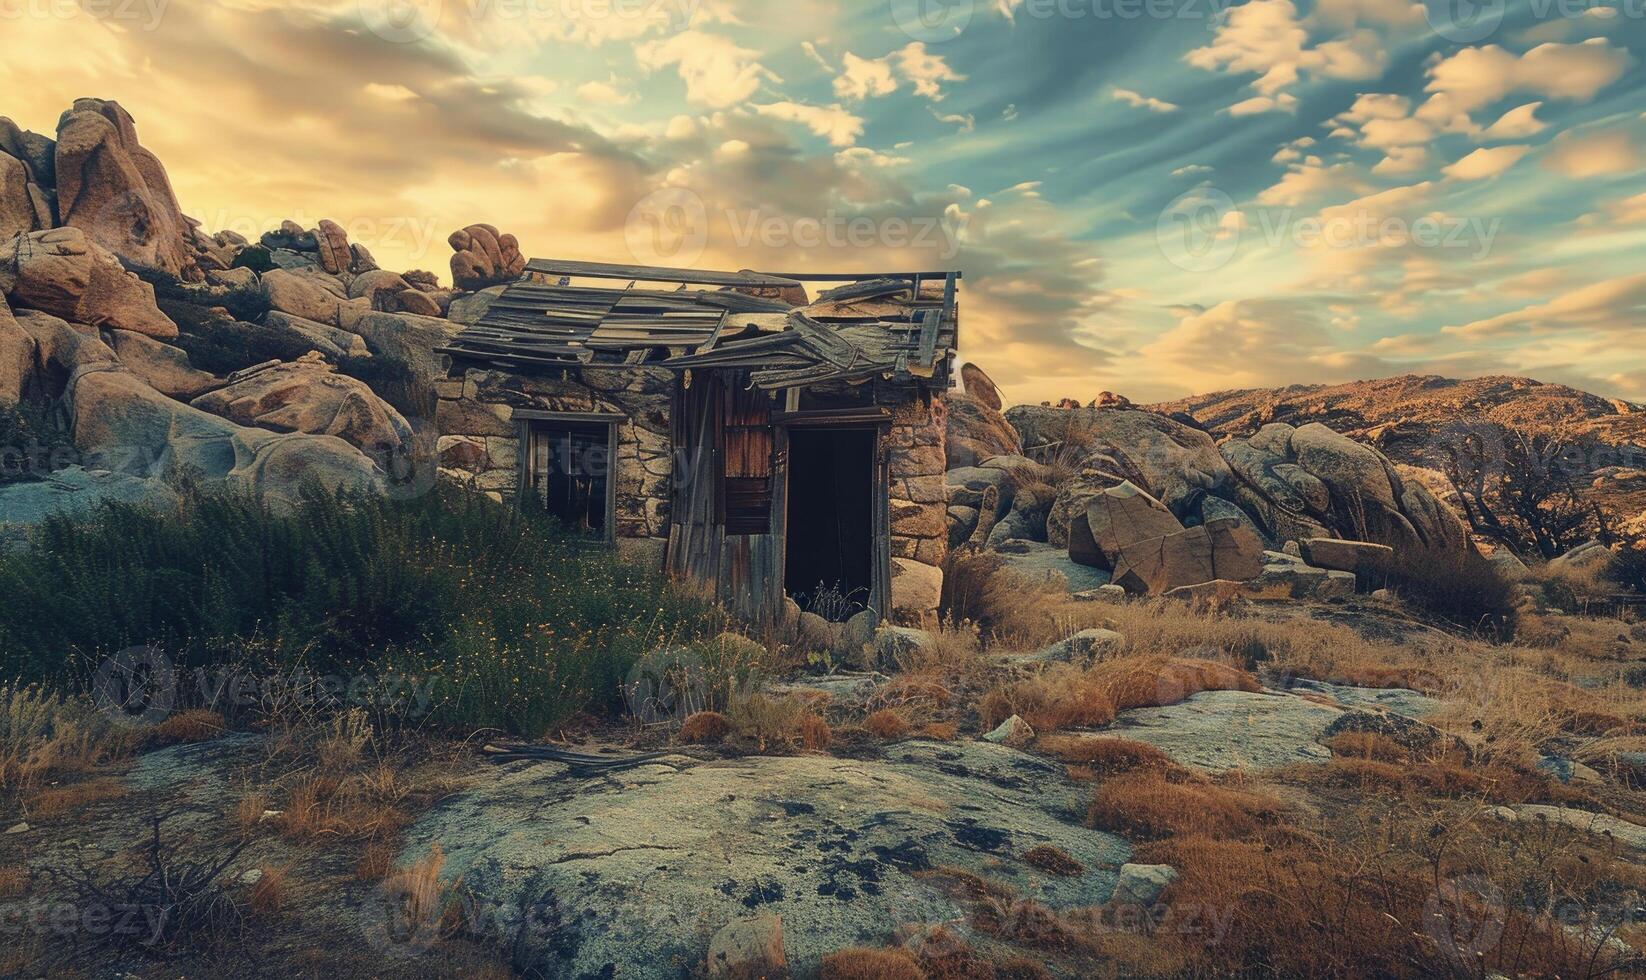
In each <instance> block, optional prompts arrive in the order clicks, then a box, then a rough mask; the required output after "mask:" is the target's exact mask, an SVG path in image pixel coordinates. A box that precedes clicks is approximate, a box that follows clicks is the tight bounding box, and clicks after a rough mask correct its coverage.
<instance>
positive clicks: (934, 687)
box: [872, 674, 954, 708]
mask: <svg viewBox="0 0 1646 980" xmlns="http://www.w3.org/2000/svg"><path fill="white" fill-rule="evenodd" d="M953 701H954V691H953V689H952V688H951V687H950V685H949V684H947V683H945V682H944V681H943V680H942V679H941V678H940V677H937V676H933V675H932V674H899V675H897V676H896V677H893V678H892V679H891V680H889V681H887V682H886V683H884V684H882V685H880V687H879V688H878V689H876V690H875V692H874V697H873V699H872V703H873V704H876V705H880V706H884V707H888V708H896V707H902V706H904V705H918V706H928V707H932V708H947V707H948V706H949V705H950V703H952V702H953Z"/></svg>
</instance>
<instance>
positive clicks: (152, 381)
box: [108, 330, 222, 401]
mask: <svg viewBox="0 0 1646 980" xmlns="http://www.w3.org/2000/svg"><path fill="white" fill-rule="evenodd" d="M108 336H109V346H110V348H111V349H112V350H113V351H114V354H115V356H116V357H118V358H119V359H120V363H121V364H124V365H125V366H126V369H127V370H129V371H131V373H133V374H135V375H137V376H138V377H139V378H142V379H143V381H144V382H145V383H146V384H147V385H148V386H149V387H151V388H153V389H154V390H155V391H158V392H160V393H161V394H162V395H165V396H167V397H169V398H176V399H179V400H181V401H188V400H189V399H191V398H194V397H196V396H198V395H200V394H203V393H204V392H206V391H208V390H210V389H212V388H215V387H217V386H218V385H220V384H222V382H221V381H219V380H218V379H217V378H216V376H214V375H212V374H208V373H207V372H205V371H197V370H195V368H194V365H192V364H190V363H189V355H188V354H187V353H185V352H183V351H181V350H178V349H177V348H176V347H173V346H171V345H170V344H163V343H161V342H160V341H158V340H155V339H154V338H152V337H145V336H144V335H143V334H140V333H132V332H131V331H129V330H110V331H109V332H108Z"/></svg>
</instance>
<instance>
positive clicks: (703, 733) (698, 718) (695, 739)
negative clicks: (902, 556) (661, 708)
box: [679, 711, 732, 745]
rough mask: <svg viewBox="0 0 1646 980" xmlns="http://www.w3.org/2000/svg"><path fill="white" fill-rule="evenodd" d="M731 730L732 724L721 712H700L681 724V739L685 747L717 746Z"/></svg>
mask: <svg viewBox="0 0 1646 980" xmlns="http://www.w3.org/2000/svg"><path fill="white" fill-rule="evenodd" d="M731 730H732V726H731V722H729V721H727V720H726V716H725V715H723V714H721V713H720V712H718V711H699V712H697V713H696V714H693V715H691V716H689V717H687V719H686V720H685V721H684V722H681V724H680V734H679V739H680V741H681V743H682V744H685V745H715V744H718V743H719V742H720V740H721V739H723V738H725V737H726V736H727V735H728V734H730V733H731Z"/></svg>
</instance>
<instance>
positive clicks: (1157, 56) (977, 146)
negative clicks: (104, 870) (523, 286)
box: [0, 0, 1646, 401]
mask: <svg viewBox="0 0 1646 980" xmlns="http://www.w3.org/2000/svg"><path fill="white" fill-rule="evenodd" d="M1488 2H1490V0H1488ZM1472 13H1473V16H1470V17H1464V18H1461V19H1454V18H1449V17H1448V16H1446V11H1445V3H1444V2H1443V0H1435V2H1434V4H1433V6H1432V7H1431V8H1429V9H1426V8H1425V7H1424V6H1423V5H1421V4H1417V5H1413V4H1409V3H1407V2H1405V0H1321V2H1319V3H1317V4H1314V5H1304V6H1297V5H1294V3H1293V2H1292V0H1249V2H1246V3H1242V4H1238V5H1235V6H1232V7H1229V6H1227V5H1226V4H1225V3H1223V2H1222V0H978V2H976V3H967V2H964V0H960V2H956V3H953V4H951V5H948V6H945V5H943V3H942V2H941V0H892V2H890V3H888V2H887V0H879V2H866V3H861V4H851V3H842V4H839V5H836V4H825V3H810V2H806V0H791V2H761V3H755V2H749V3H742V2H728V0H444V2H442V0H416V2H413V3H408V4H380V3H377V2H375V0H363V2H341V3H337V2H321V0H290V2H279V3H277V2H274V0H218V2H205V0H82V2H81V3H79V4H77V3H75V2H74V0H0V114H3V115H8V116H10V117H11V118H12V119H14V120H15V121H16V122H17V123H18V124H19V125H22V126H24V127H26V128H30V129H35V130H38V131H41V132H46V133H52V132H54V130H55V128H56V120H57V117H58V115H59V114H60V113H61V112H62V111H63V110H64V109H66V108H67V107H68V106H69V104H70V103H71V102H72V100H73V99H74V98H76V97H80V96H99V97H102V98H107V99H115V100H117V101H119V102H120V103H121V104H122V105H124V106H125V107H126V108H127V109H128V110H129V111H130V112H131V113H132V114H133V116H135V117H136V119H137V124H138V133H139V135H140V136H141V137H142V139H143V141H144V143H145V145H147V146H148V147H149V148H150V149H152V150H153V151H155V152H156V153H157V154H159V156H160V157H161V159H162V160H163V161H165V163H166V165H167V167H168V169H169V171H170V173H171V177H172V181H173V184H174V186H175V189H176V191H177V194H178V197H179V199H180V200H181V202H182V205H183V209H184V211H185V212H186V213H188V214H190V215H193V216H194V217H197V218H199V219H201V220H202V221H203V222H204V223H205V225H206V226H207V227H208V228H209V229H213V230H215V229H219V228H234V229H236V230H239V231H241V232H243V233H247V234H252V235H254V234H256V233H258V232H261V231H264V230H267V229H270V228H273V227H275V226H276V225H278V224H279V222H280V221H281V220H282V219H285V218H295V219H297V220H298V221H300V222H302V223H303V224H305V225H306V226H313V224H314V223H315V222H316V221H318V220H319V219H320V218H327V217H329V218H332V219H334V220H336V221H338V222H339V223H340V224H342V225H344V227H345V228H348V229H349V230H350V231H351V233H352V237H353V238H354V239H355V240H356V241H359V242H361V243H363V244H365V245H366V246H367V247H369V248H370V249H371V250H372V251H373V252H374V253H375V254H376V256H377V258H378V260H379V261H380V262H381V263H382V264H383V265H384V266H386V267H391V268H396V269H407V268H424V269H430V270H433V271H436V272H438V273H439V274H440V275H441V277H442V279H443V280H449V270H448V269H447V261H448V257H449V255H450V249H449V248H448V247H447V245H446V244H445V238H446V236H447V234H449V233H450V232H451V231H452V230H453V229H455V228H458V227H461V226H463V225H465V224H469V223H472V222H477V221H483V222H489V223H492V224H495V225H498V226H499V227H501V228H502V229H503V230H505V231H510V232H513V233H514V234H515V235H517V236H518V237H519V239H520V241H521V244H522V248H523V250H524V251H526V252H527V253H528V254H530V255H534V256H554V257H569V258H585V259H597V260H606V261H625V262H634V261H643V262H655V263H660V264H693V265H697V266H700V267H704V268H733V269H735V268H746V267H752V268H764V269H770V270H774V271H799V270H802V269H813V268H815V269H831V268H833V269H841V270H844V271H852V272H855V271H864V270H871V269H878V268H889V269H904V270H913V269H935V268H948V267H954V268H959V269H961V270H963V271H964V274H965V277H966V278H965V287H964V289H963V292H962V304H963V305H962V331H963V334H962V341H963V353H964V356H965V357H967V358H968V359H972V360H976V361H978V362H979V363H980V364H982V365H983V366H984V367H985V368H986V369H987V370H989V371H990V372H991V373H992V374H993V375H994V376H995V377H996V379H997V380H998V381H999V382H1000V383H1001V384H1002V386H1003V388H1004V389H1005V391H1006V394H1007V396H1008V397H1009V398H1010V399H1011V400H1014V401H1039V400H1041V399H1047V398H1053V399H1055V398H1058V397H1062V396H1064V395H1068V396H1072V397H1078V398H1080V399H1082V400H1088V399H1090V398H1092V397H1093V396H1095V395H1096V394H1097V393H1098V392H1099V391H1101V390H1105V389H1108V390H1113V391H1117V392H1121V393H1123V394H1126V395H1128V396H1130V397H1131V398H1132V399H1134V400H1137V401H1147V400H1156V399H1161V398H1168V397H1175V396H1179V395H1184V394H1189V393H1191V392H1200V391H1210V390H1216V389H1223V388H1234V387H1250V386H1259V385H1262V386H1268V385H1281V384H1290V383H1308V382H1338V381H1346V380H1352V379H1356V378H1370V377H1380V376H1385V375H1390V374H1399V373H1405V372H1414V371H1416V372H1432V373H1439V374H1448V375H1464V376H1468V375H1479V374H1489V373H1512V374H1525V375H1530V376H1532V377H1536V378H1540V379H1542V380H1546V381H1559V382H1564V383H1568V384H1573V385H1576V386H1579V387H1583V388H1587V389H1589V390H1593V391H1595V392H1597V393H1600V394H1603V395H1607V396H1610V397H1623V398H1629V399H1632V400H1636V401H1646V0H1604V2H1603V3H1602V2H1598V0H1597V2H1594V3H1587V2H1583V0H1509V2H1508V7H1507V9H1504V8H1502V7H1493V6H1489V5H1488V6H1486V7H1483V8H1479V9H1476V10H1474V11H1472Z"/></svg>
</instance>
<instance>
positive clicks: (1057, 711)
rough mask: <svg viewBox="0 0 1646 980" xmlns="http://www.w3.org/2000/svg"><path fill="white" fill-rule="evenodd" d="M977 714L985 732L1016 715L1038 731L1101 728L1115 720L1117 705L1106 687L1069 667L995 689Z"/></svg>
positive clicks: (1075, 668) (1078, 670)
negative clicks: (1115, 705) (1113, 702)
mask: <svg viewBox="0 0 1646 980" xmlns="http://www.w3.org/2000/svg"><path fill="white" fill-rule="evenodd" d="M977 713H978V717H979V721H980V723H981V725H982V727H983V729H984V730H988V729H992V728H994V727H995V726H997V725H999V724H1000V723H1001V722H1003V721H1005V720H1006V719H1007V718H1010V717H1011V716H1012V715H1018V716H1020V717H1022V719H1023V720H1024V721H1026V722H1028V723H1029V725H1030V727H1032V728H1033V729H1034V730H1035V731H1036V732H1053V731H1056V730H1058V729H1060V728H1097V727H1100V726H1103V725H1107V724H1108V723H1109V722H1111V721H1114V705H1113V704H1111V703H1110V701H1109V697H1108V692H1107V691H1105V690H1104V688H1103V685H1102V684H1101V683H1099V682H1098V681H1096V680H1094V679H1092V678H1091V677H1090V676H1089V675H1088V674H1087V673H1086V672H1085V671H1083V670H1081V669H1080V668H1078V667H1073V666H1069V665H1067V664H1063V665H1058V666H1056V667H1052V668H1049V669H1047V670H1045V671H1042V672H1041V673H1039V674H1036V675H1035V676H1033V677H1030V678H1027V679H1025V680H1021V681H1016V682H1014V683H1011V684H1007V685H1004V686H1002V687H997V688H995V689H994V690H992V691H990V692H988V693H987V694H985V695H984V696H983V700H982V701H981V702H980V703H979V704H978V706H977Z"/></svg>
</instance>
